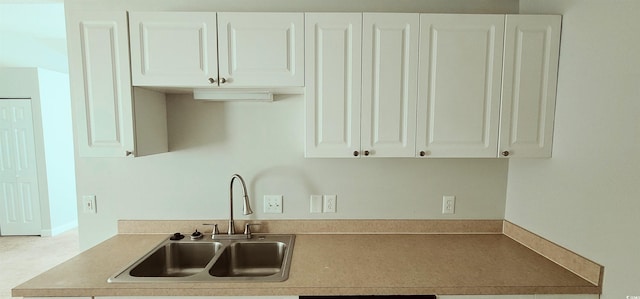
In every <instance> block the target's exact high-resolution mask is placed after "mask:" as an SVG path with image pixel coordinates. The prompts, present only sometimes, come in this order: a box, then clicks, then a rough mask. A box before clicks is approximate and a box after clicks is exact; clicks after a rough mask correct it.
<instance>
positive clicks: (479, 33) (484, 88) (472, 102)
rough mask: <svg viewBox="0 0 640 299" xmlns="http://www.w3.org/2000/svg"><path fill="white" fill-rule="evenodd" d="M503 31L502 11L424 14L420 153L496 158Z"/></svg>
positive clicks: (422, 22)
mask: <svg viewBox="0 0 640 299" xmlns="http://www.w3.org/2000/svg"><path fill="white" fill-rule="evenodd" d="M503 35H504V16H503V15H455V14H453V15H440V14H423V15H421V16H420V66H419V70H418V80H419V89H418V111H419V113H418V128H417V130H418V134H417V150H418V151H419V152H423V151H424V152H425V156H427V157H496V155H497V149H498V125H499V119H500V117H499V113H500V87H501V74H502V52H503V51H502V50H503ZM421 156H422V155H421Z"/></svg>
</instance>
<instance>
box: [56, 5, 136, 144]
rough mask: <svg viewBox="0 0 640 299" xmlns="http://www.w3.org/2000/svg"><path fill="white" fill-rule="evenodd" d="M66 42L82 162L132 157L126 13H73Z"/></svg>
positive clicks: (69, 16) (130, 95)
mask: <svg viewBox="0 0 640 299" xmlns="http://www.w3.org/2000/svg"><path fill="white" fill-rule="evenodd" d="M67 40H68V44H69V47H68V51H69V57H70V58H69V78H70V80H71V82H72V84H71V99H72V104H73V109H74V120H75V127H76V136H77V142H78V150H79V154H80V156H83V157H119V156H125V155H127V152H129V153H131V152H133V151H134V140H133V139H134V135H133V114H132V113H133V111H132V110H133V108H132V106H133V104H132V98H131V97H132V92H131V80H130V79H129V78H130V77H129V76H130V71H129V55H128V52H129V44H128V38H127V15H126V13H125V12H82V13H77V14H74V13H71V14H69V15H68V16H67Z"/></svg>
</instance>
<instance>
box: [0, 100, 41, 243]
mask: <svg viewBox="0 0 640 299" xmlns="http://www.w3.org/2000/svg"><path fill="white" fill-rule="evenodd" d="M0 142H2V144H1V145H0V148H1V149H2V151H1V152H0V154H1V157H0V161H2V163H1V165H0V230H1V231H0V233H1V234H2V235H39V234H40V233H41V219H40V197H39V193H38V176H37V169H36V153H35V142H34V133H33V119H32V115H31V101H30V100H0Z"/></svg>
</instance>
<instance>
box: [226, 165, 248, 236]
mask: <svg viewBox="0 0 640 299" xmlns="http://www.w3.org/2000/svg"><path fill="white" fill-rule="evenodd" d="M236 179H239V180H240V184H242V192H243V195H242V197H243V198H244V202H243V205H242V213H243V214H244V215H250V214H253V210H251V205H250V204H249V195H248V194H247V185H246V184H245V182H244V179H243V178H242V177H241V176H240V175H239V174H237V173H236V174H234V175H233V176H232V177H231V185H230V186H229V229H228V230H227V234H228V235H233V234H235V233H236V229H235V226H234V224H233V181H235V180H236Z"/></svg>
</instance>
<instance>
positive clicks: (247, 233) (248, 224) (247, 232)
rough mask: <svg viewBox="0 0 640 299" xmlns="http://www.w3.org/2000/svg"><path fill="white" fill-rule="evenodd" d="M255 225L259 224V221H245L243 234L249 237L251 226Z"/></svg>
mask: <svg viewBox="0 0 640 299" xmlns="http://www.w3.org/2000/svg"><path fill="white" fill-rule="evenodd" d="M255 225H260V223H247V224H245V225H244V234H245V235H247V236H248V237H251V227H252V226H255Z"/></svg>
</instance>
